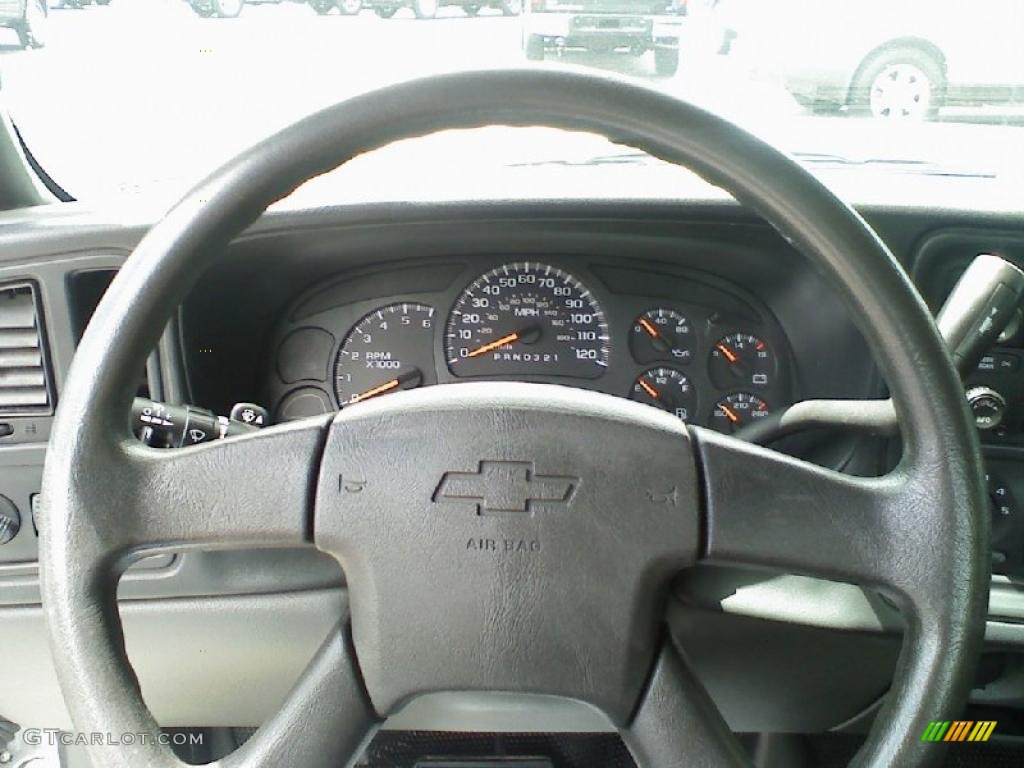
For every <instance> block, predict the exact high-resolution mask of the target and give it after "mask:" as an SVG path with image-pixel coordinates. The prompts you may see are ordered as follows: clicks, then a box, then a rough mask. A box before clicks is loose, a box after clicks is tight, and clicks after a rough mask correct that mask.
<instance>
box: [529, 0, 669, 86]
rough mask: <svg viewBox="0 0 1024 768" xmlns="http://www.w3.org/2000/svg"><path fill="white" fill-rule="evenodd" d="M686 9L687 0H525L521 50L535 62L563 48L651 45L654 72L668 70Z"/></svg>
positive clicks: (638, 49) (639, 49)
mask: <svg viewBox="0 0 1024 768" xmlns="http://www.w3.org/2000/svg"><path fill="white" fill-rule="evenodd" d="M686 11H687V0H531V1H530V2H528V3H526V5H525V8H524V12H523V51H524V53H525V54H526V58H527V59H530V60H533V61H537V60H540V59H543V58H544V56H545V55H547V54H551V53H555V54H559V53H561V52H563V51H567V50H584V51H592V52H594V53H612V52H616V53H626V54H630V55H634V56H640V55H643V54H644V53H646V52H647V51H650V50H653V51H654V66H655V70H656V71H657V73H658V74H659V75H664V76H668V75H673V74H675V71H676V69H677V68H678V66H679V37H680V32H681V29H682V24H683V18H684V17H685V16H686Z"/></svg>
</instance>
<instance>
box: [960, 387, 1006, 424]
mask: <svg viewBox="0 0 1024 768" xmlns="http://www.w3.org/2000/svg"><path fill="white" fill-rule="evenodd" d="M967 404H968V405H969V406H970V407H971V413H972V414H974V424H975V426H976V427H977V428H978V429H995V428H996V427H998V426H999V425H1000V424H1001V423H1002V422H1003V417H1004V416H1005V415H1006V398H1004V397H1003V396H1002V395H1001V394H999V393H998V392H996V391H995V390H994V389H992V388H991V387H971V388H970V389H968V390H967Z"/></svg>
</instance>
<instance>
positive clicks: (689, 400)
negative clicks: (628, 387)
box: [629, 366, 697, 421]
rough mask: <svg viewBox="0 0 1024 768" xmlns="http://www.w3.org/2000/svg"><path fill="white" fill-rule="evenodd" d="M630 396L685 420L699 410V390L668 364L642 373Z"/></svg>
mask: <svg viewBox="0 0 1024 768" xmlns="http://www.w3.org/2000/svg"><path fill="white" fill-rule="evenodd" d="M629 396H630V399H632V400H636V401H638V402H641V403H647V405H653V406H654V407H655V408H661V409H662V410H663V411H668V412H669V413H671V414H673V415H675V416H678V417H679V418H680V419H682V420H683V421H687V420H689V419H692V418H693V415H694V414H695V413H696V411H697V391H696V390H695V389H694V388H693V385H692V384H691V383H690V380H689V379H688V378H686V376H684V375H683V374H682V373H680V372H679V371H677V370H676V369H675V368H669V367H667V366H662V367H660V368H651V369H650V370H649V371H644V372H643V373H641V374H640V377H639V378H638V379H637V380H636V382H635V383H634V384H633V390H632V392H630V395H629Z"/></svg>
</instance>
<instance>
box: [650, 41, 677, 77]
mask: <svg viewBox="0 0 1024 768" xmlns="http://www.w3.org/2000/svg"><path fill="white" fill-rule="evenodd" d="M677 69H679V49H678V48H655V49H654V71H655V72H656V73H657V74H659V75H661V76H662V77H671V76H672V75H674V74H675V73H676V70H677Z"/></svg>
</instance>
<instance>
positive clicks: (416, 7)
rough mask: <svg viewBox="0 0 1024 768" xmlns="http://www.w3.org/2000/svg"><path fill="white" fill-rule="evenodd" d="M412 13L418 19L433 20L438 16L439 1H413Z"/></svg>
mask: <svg viewBox="0 0 1024 768" xmlns="http://www.w3.org/2000/svg"><path fill="white" fill-rule="evenodd" d="M412 12H413V13H415V14H416V18H417V19H432V18H434V17H435V16H437V0H412Z"/></svg>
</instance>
